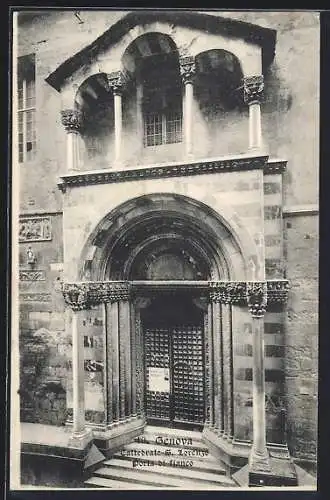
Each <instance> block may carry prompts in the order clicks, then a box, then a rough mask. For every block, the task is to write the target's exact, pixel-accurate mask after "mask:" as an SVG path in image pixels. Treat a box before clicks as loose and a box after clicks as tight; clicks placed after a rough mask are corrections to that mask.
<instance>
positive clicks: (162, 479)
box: [85, 426, 237, 490]
mask: <svg viewBox="0 0 330 500" xmlns="http://www.w3.org/2000/svg"><path fill="white" fill-rule="evenodd" d="M85 486H86V487H87V488H112V489H126V490H127V489H132V490H142V489H151V490H155V489H157V490H158V489H176V488H180V489H185V490H209V489H214V490H219V489H225V488H235V487H237V485H236V483H235V482H234V481H233V480H232V479H230V478H229V477H227V476H226V472H225V470H224V468H223V467H222V466H221V465H220V464H219V462H218V460H217V459H216V458H215V457H213V456H212V455H211V454H210V453H209V450H208V448H207V447H206V445H205V444H204V443H203V441H202V435H201V433H199V432H195V431H186V430H185V431H183V430H179V429H167V428H164V427H152V426H147V427H146V428H145V432H144V434H143V435H142V436H140V437H138V438H136V439H135V440H134V441H133V442H132V443H130V444H128V445H126V446H124V448H123V449H121V450H120V451H118V452H117V453H115V454H114V455H113V457H112V458H111V459H109V460H105V461H104V462H103V463H102V467H100V468H99V469H97V470H96V471H94V473H93V475H92V477H90V478H89V479H87V480H86V481H85Z"/></svg>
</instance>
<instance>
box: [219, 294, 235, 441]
mask: <svg viewBox="0 0 330 500" xmlns="http://www.w3.org/2000/svg"><path fill="white" fill-rule="evenodd" d="M221 313H222V314H221V317H222V340H223V395H224V434H225V436H226V437H227V439H231V438H232V437H233V378H232V375H233V370H232V363H233V353H232V321H231V305H230V304H227V303H224V304H222V305H221Z"/></svg>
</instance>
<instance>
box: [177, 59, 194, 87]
mask: <svg viewBox="0 0 330 500" xmlns="http://www.w3.org/2000/svg"><path fill="white" fill-rule="evenodd" d="M179 64H180V75H181V78H182V81H183V83H184V84H186V83H193V81H194V78H195V75H196V63H195V58H194V57H193V56H183V57H180V60H179Z"/></svg>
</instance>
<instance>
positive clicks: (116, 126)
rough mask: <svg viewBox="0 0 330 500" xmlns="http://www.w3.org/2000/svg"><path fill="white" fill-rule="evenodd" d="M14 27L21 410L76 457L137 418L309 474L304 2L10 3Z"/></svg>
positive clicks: (230, 461)
mask: <svg viewBox="0 0 330 500" xmlns="http://www.w3.org/2000/svg"><path fill="white" fill-rule="evenodd" d="M17 33H18V38H17V51H18V54H17V56H18V57H17V61H16V64H17V99H16V108H15V109H14V113H15V116H16V118H17V128H18V130H17V132H18V134H17V139H18V140H17V161H16V163H15V164H14V167H13V168H17V169H19V176H20V186H19V189H20V200H19V203H20V207H19V339H20V387H19V394H20V419H21V422H22V423H29V424H30V427H29V429H33V425H38V424H43V425H47V426H53V427H54V429H55V428H59V427H65V428H66V429H69V431H70V439H69V441H68V444H67V447H66V448H67V450H70V449H74V450H76V451H77V450H78V451H79V453H80V455H79V457H80V458H81V460H82V461H83V460H84V459H85V458H84V457H86V454H87V453H88V450H89V449H90V446H91V444H93V445H95V446H96V447H97V449H98V450H99V451H100V452H101V453H102V454H103V455H104V456H109V454H111V452H112V451H113V450H114V449H117V448H118V447H120V446H123V445H125V444H127V443H129V442H131V441H132V440H133V439H134V438H135V437H136V436H139V435H140V434H141V433H143V430H144V427H145V425H146V424H148V425H149V424H152V425H157V426H163V427H165V428H173V427H174V428H176V429H191V430H195V431H199V432H201V433H202V438H203V440H204V441H205V443H207V444H208V446H209V447H210V449H211V450H212V451H213V452H214V454H215V455H216V456H217V457H218V459H219V461H221V463H224V464H225V465H226V467H227V469H228V471H229V474H234V473H235V472H236V471H239V470H240V469H241V468H242V467H244V466H245V465H246V464H248V466H249V480H250V484H264V482H266V484H268V483H267V481H268V482H269V484H275V483H271V480H269V478H270V477H275V476H276V477H277V478H278V477H281V474H282V476H283V477H284V478H285V477H286V478H287V476H288V475H287V473H286V472H283V470H284V468H285V467H284V468H283V470H282V469H281V470H282V472H278V471H274V467H275V469H276V467H277V466H274V463H275V462H274V460H275V461H276V460H278V459H280V460H282V462H283V463H285V464H286V465H287V468H288V469H290V467H292V464H298V465H299V466H301V467H304V468H305V469H306V470H308V472H310V473H313V472H314V473H315V470H316V455H317V370H318V366H317V359H318V316H317V312H318V304H317V289H318V286H317V280H318V126H319V125H318V105H319V102H318V89H319V68H318V53H319V52H318V51H319V21H318V15H317V14H316V13H312V12H308V13H307V12H305V13H302V12H301V13H299V12H294V13H293V12H291V13H290V12H283V13H281V12H255V13H253V12H232V13H230V12H226V11H223V12H222V11H219V12H206V11H203V12H198V11H169V10H160V11H157V12H152V11H139V10H137V11H125V12H121V11H104V12H102V11H88V10H86V11H80V12H75V11H69V10H68V11H66V10H63V11H52V10H49V11H46V10H45V11H42V10H40V11H35V12H33V11H22V12H20V13H19V14H18V20H17ZM304 67H305V68H306V70H305V71H302V68H304ZM307 68H308V70H307ZM15 139H16V138H15ZM36 429H37V427H36ZM25 446H26V448H23V451H24V450H25V451H26V453H27V454H28V450H29V447H28V442H25ZM45 450H46V448H45ZM78 451H77V453H78ZM44 454H45V456H47V450H46V451H44ZM68 456H71V455H70V453H68ZM289 476H290V475H289ZM283 477H282V480H281V479H279V480H278V479H276V480H277V481H278V483H276V484H287V483H285V479H283ZM290 477H291V476H290ZM292 477H293V476H292ZM292 477H291V478H292ZM265 478H266V479H265ZM281 481H282V482H281ZM290 484H291V483H290ZM292 484H294V480H293V483H292Z"/></svg>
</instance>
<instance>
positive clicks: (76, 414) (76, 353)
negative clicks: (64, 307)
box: [72, 310, 85, 437]
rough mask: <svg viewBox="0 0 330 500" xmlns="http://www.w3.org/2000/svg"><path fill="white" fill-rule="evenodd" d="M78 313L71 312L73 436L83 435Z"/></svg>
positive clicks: (80, 339) (83, 421)
mask: <svg viewBox="0 0 330 500" xmlns="http://www.w3.org/2000/svg"><path fill="white" fill-rule="evenodd" d="M78 314H79V312H78V311H75V310H73V311H72V383H73V435H74V436H77V437H80V436H81V435H82V434H84V433H85V383H84V382H85V380H84V379H85V373H84V338H83V336H82V335H80V333H79V330H78Z"/></svg>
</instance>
